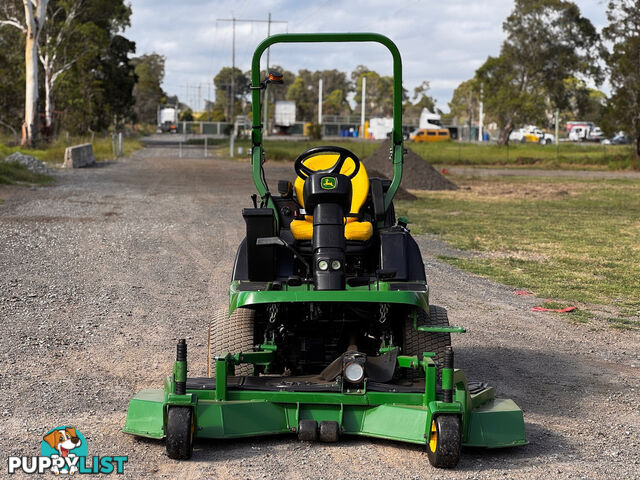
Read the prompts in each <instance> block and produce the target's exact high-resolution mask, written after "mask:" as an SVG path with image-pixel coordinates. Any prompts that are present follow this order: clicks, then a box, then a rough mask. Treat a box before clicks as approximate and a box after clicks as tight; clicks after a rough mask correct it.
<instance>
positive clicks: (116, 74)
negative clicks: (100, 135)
mask: <svg viewBox="0 0 640 480" xmlns="http://www.w3.org/2000/svg"><path fill="white" fill-rule="evenodd" d="M135 52H136V44H135V43H134V42H132V41H130V40H127V39H126V38H125V37H123V36H121V35H115V36H114V37H113V38H112V39H111V42H110V43H109V47H108V48H107V49H106V51H105V52H104V54H103V55H102V56H101V58H100V63H99V65H100V67H99V69H98V72H99V78H100V80H101V83H102V85H103V89H104V96H105V98H106V99H108V100H107V104H106V105H105V108H103V109H101V110H100V115H99V118H98V119H97V120H98V123H99V124H100V126H102V125H106V124H107V123H109V122H110V121H111V120H113V121H114V123H115V124H116V126H117V125H118V124H119V123H120V122H121V121H123V120H124V119H125V118H127V117H131V116H132V114H133V105H134V103H135V98H134V96H133V89H134V87H135V85H136V83H137V81H138V77H137V76H136V74H135V68H134V66H133V65H132V64H131V61H130V58H129V55H130V54H133V53H135Z"/></svg>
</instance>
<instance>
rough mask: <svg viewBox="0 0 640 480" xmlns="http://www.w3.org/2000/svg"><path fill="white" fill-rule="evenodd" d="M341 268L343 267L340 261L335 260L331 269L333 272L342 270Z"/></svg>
mask: <svg viewBox="0 0 640 480" xmlns="http://www.w3.org/2000/svg"><path fill="white" fill-rule="evenodd" d="M341 266H342V264H341V263H340V260H334V261H333V262H331V269H332V270H340V267H341Z"/></svg>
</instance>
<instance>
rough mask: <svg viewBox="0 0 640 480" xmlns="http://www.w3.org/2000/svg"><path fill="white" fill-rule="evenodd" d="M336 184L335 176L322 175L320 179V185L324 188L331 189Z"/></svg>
mask: <svg viewBox="0 0 640 480" xmlns="http://www.w3.org/2000/svg"><path fill="white" fill-rule="evenodd" d="M337 185H338V179H337V178H336V177H322V178H321V179H320V186H321V187H322V188H323V189H324V190H333V189H334V188H336V186H337Z"/></svg>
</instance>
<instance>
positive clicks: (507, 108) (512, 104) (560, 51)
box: [476, 0, 601, 143]
mask: <svg viewBox="0 0 640 480" xmlns="http://www.w3.org/2000/svg"><path fill="white" fill-rule="evenodd" d="M503 29H504V31H505V33H506V34H507V38H506V39H505V41H504V43H503V45H502V48H501V50H500V55H499V56H498V57H497V58H494V57H489V58H488V59H487V61H486V62H485V63H484V65H482V66H481V67H480V68H479V69H478V70H477V72H476V79H477V81H479V82H480V83H482V84H483V85H484V104H485V109H486V111H487V113H488V114H489V115H490V116H491V117H492V118H493V119H494V120H495V121H496V122H497V123H498V126H499V127H500V130H501V131H500V136H499V140H498V141H499V142H500V143H506V142H508V137H509V133H510V132H511V130H512V129H513V128H514V127H515V126H516V125H517V124H519V123H539V122H545V121H546V117H547V115H546V113H548V112H550V111H553V110H555V109H564V108H567V106H568V105H569V102H570V98H571V95H570V93H571V92H570V91H569V90H567V88H566V83H565V79H567V78H569V77H572V76H587V77H591V78H593V79H595V80H596V81H600V80H601V72H600V70H599V68H598V63H597V61H596V58H597V56H598V54H599V45H600V41H599V35H598V33H597V31H596V29H595V28H594V27H593V25H592V24H591V22H590V21H589V20H588V19H587V18H585V17H583V16H582V15H581V13H580V9H579V8H578V6H577V5H576V4H575V3H573V2H568V1H564V0H535V1H530V0H516V2H515V6H514V9H513V12H512V13H511V15H509V17H507V19H506V20H505V22H504V24H503Z"/></svg>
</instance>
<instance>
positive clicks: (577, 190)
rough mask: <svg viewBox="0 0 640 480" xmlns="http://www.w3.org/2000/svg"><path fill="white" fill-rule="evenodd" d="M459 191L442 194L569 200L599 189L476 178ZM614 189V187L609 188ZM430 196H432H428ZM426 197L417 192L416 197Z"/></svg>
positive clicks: (466, 180) (586, 185)
mask: <svg viewBox="0 0 640 480" xmlns="http://www.w3.org/2000/svg"><path fill="white" fill-rule="evenodd" d="M458 184H459V186H460V188H459V190H457V191H455V192H442V193H441V194H439V195H444V196H446V197H447V198H478V199H480V198H481V199H484V200H497V201H503V200H507V199H514V198H517V199H523V200H527V199H528V200H532V199H556V200H557V199H561V198H571V197H575V196H576V195H580V194H584V193H585V192H588V191H589V190H593V189H596V188H601V185H599V184H598V183H593V184H591V183H584V182H580V183H575V182H573V183H572V182H566V183H565V182H562V183H557V182H549V183H545V182H540V183H532V182H527V183H522V182H517V181H510V180H509V179H508V178H506V179H504V180H503V181H501V182H496V181H484V179H482V180H479V179H478V178H475V177H471V178H464V179H461V180H459V181H458ZM611 188H615V187H611ZM429 195H432V194H429ZM420 196H423V197H424V196H426V194H422V195H421V192H418V197H420Z"/></svg>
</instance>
